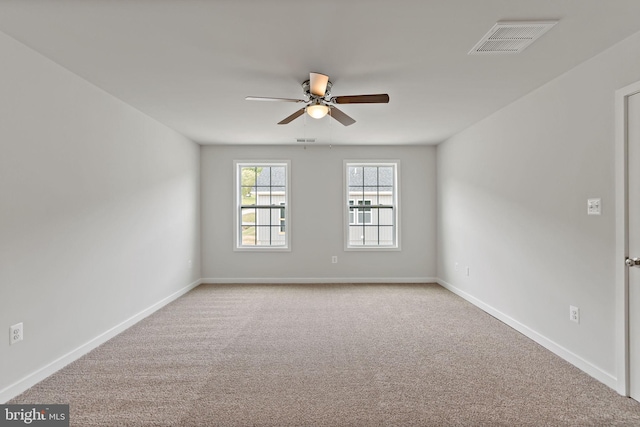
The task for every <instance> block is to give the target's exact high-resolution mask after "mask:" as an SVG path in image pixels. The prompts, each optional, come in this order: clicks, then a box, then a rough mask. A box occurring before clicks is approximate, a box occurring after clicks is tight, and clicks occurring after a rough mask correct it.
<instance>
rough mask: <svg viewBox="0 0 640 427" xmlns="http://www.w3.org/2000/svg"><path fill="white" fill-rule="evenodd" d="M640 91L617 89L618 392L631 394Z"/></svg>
mask: <svg viewBox="0 0 640 427" xmlns="http://www.w3.org/2000/svg"><path fill="white" fill-rule="evenodd" d="M637 93H640V81H639V82H636V83H633V84H630V85H628V86H625V87H623V88H621V89H618V90H617V91H616V94H615V188H616V191H615V197H616V213H615V221H616V253H615V281H616V282H615V283H616V286H615V289H616V298H615V300H616V319H615V325H616V366H617V390H616V391H617V392H618V393H620V394H622V395H624V396H629V382H630V380H629V339H630V337H629V269H628V267H627V266H626V265H625V264H624V260H625V259H626V258H627V257H628V256H629V241H628V232H629V218H628V208H629V200H628V172H629V170H628V158H627V155H628V150H627V146H628V132H627V110H628V105H629V104H628V99H629V97H630V96H631V95H635V94H637Z"/></svg>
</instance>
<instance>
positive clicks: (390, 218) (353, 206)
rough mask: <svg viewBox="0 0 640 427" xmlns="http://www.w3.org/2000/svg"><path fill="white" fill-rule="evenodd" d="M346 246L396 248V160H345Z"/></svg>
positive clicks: (397, 216)
mask: <svg viewBox="0 0 640 427" xmlns="http://www.w3.org/2000/svg"><path fill="white" fill-rule="evenodd" d="M344 168H345V172H344V173H345V180H344V181H345V224H346V230H345V248H346V249H399V243H398V218H399V215H398V199H399V198H398V193H399V191H398V188H399V186H398V161H384V162H355V161H345V164H344Z"/></svg>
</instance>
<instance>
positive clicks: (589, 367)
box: [436, 279, 618, 390]
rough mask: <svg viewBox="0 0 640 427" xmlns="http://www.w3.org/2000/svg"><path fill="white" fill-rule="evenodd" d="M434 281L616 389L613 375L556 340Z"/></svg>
mask: <svg viewBox="0 0 640 427" xmlns="http://www.w3.org/2000/svg"><path fill="white" fill-rule="evenodd" d="M436 282H437V283H438V284H439V285H440V286H442V287H443V288H445V289H448V290H450V291H451V292H453V293H454V294H456V295H458V296H460V297H462V298H464V299H465V300H467V301H469V302H470V303H471V304H473V305H475V306H476V307H478V308H480V309H481V310H483V311H485V312H487V313H488V314H490V315H491V316H493V317H495V318H496V319H498V320H500V321H501V322H503V323H505V324H507V325H509V326H510V327H512V328H513V329H515V330H516V331H518V332H520V333H521V334H523V335H525V336H526V337H528V338H530V339H532V340H533V341H535V342H537V343H538V344H540V345H541V346H543V347H544V348H546V349H547V350H549V351H551V352H552V353H554V354H556V355H558V356H560V357H561V358H563V359H564V360H566V361H567V362H569V363H571V364H572V365H574V366H575V367H577V368H578V369H580V370H582V371H584V372H586V373H587V374H589V375H591V376H592V377H593V378H595V379H597V380H598V381H600V382H602V383H604V384H605V385H607V386H609V387H611V388H612V389H614V390H617V386H618V379H617V378H616V377H615V376H613V375H611V374H609V373H608V372H605V371H603V370H602V369H600V368H598V367H597V366H595V365H593V364H592V363H590V362H588V361H586V360H584V359H583V358H581V357H580V356H578V355H577V354H575V353H573V352H571V351H569V350H567V349H566V348H564V347H562V346H561V345H559V344H557V343H556V342H554V341H552V340H550V339H549V338H547V337H545V336H544V335H541V334H540V333H538V332H536V331H534V330H533V329H531V328H529V327H528V326H526V325H524V324H522V323H520V322H518V321H517V320H515V319H514V318H512V317H510V316H507V315H506V314H504V313H502V312H501V311H499V310H496V309H495V308H493V307H492V306H490V305H488V304H485V303H484V302H482V301H480V300H479V299H477V298H476V297H474V296H472V295H470V294H468V293H466V292H465V291H462V290H460V289H458V288H456V287H455V286H453V285H452V284H450V283H447V282H445V281H444V280H442V279H437V280H436Z"/></svg>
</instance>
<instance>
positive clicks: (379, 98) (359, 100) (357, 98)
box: [331, 93, 389, 104]
mask: <svg viewBox="0 0 640 427" xmlns="http://www.w3.org/2000/svg"><path fill="white" fill-rule="evenodd" d="M331 102H335V103H336V104H386V103H388V102H389V95H387V94H386V93H380V94H377V95H349V96H334V97H333V98H331Z"/></svg>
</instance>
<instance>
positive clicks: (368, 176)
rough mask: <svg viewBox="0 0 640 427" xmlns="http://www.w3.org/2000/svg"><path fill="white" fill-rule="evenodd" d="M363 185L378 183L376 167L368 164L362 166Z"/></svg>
mask: <svg viewBox="0 0 640 427" xmlns="http://www.w3.org/2000/svg"><path fill="white" fill-rule="evenodd" d="M364 185H374V186H376V185H378V168H377V167H371V166H368V167H365V168H364Z"/></svg>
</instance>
